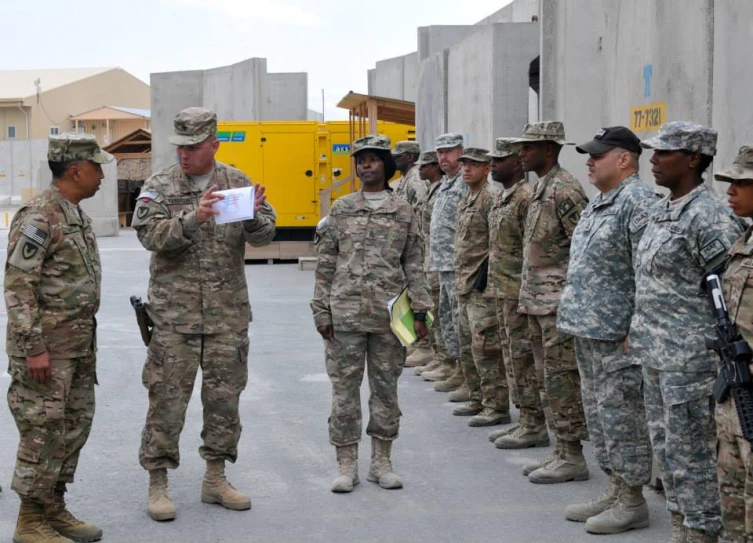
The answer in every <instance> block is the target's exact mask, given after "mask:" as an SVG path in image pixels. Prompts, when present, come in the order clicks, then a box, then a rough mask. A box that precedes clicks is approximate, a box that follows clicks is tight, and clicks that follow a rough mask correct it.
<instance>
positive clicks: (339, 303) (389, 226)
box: [311, 192, 432, 333]
mask: <svg viewBox="0 0 753 543" xmlns="http://www.w3.org/2000/svg"><path fill="white" fill-rule="evenodd" d="M317 249H318V256H319V258H318V260H317V263H316V273H315V278H316V282H315V286H314V298H313V299H312V300H311V309H312V310H313V312H314V323H315V325H316V327H317V328H318V327H320V326H324V325H332V326H333V327H334V329H335V330H338V331H343V332H377V333H383V332H389V331H390V319H389V314H388V313H387V302H388V301H389V300H390V299H391V298H394V297H395V296H397V295H399V294H400V293H401V292H402V291H403V289H404V288H405V287H406V285H407V288H408V295H409V296H410V298H411V300H412V304H411V305H412V308H413V309H414V310H415V311H421V312H425V311H428V310H429V309H431V307H432V301H431V297H430V294H429V291H428V287H427V286H426V279H425V278H424V273H423V271H422V269H421V263H422V261H423V250H422V248H421V239H420V234H419V226H418V221H417V220H416V216H415V214H414V213H413V210H412V209H411V207H410V205H409V204H408V203H407V202H405V201H404V200H401V199H400V198H398V197H397V196H395V195H394V194H390V195H389V197H388V198H387V200H386V201H385V202H384V203H383V204H382V205H381V206H380V207H379V208H377V209H375V210H371V209H370V208H369V207H368V206H367V205H366V199H365V198H364V196H363V193H362V192H354V193H351V194H347V195H345V196H343V197H341V198H338V200H337V201H336V202H335V203H334V205H333V206H332V210H331V211H330V214H329V216H327V217H326V218H325V219H324V220H322V221H321V222H320V223H319V226H318V227H317Z"/></svg>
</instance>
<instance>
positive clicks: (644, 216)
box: [630, 211, 648, 232]
mask: <svg viewBox="0 0 753 543" xmlns="http://www.w3.org/2000/svg"><path fill="white" fill-rule="evenodd" d="M647 224H648V211H637V212H636V213H635V214H634V215H633V218H632V220H631V221H630V231H631V232H637V231H639V230H642V229H643V228H644V227H645V226H646V225H647Z"/></svg>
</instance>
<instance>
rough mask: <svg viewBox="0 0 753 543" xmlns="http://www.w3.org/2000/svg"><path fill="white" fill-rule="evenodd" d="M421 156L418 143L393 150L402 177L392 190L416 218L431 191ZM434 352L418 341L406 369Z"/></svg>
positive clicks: (424, 341)
mask: <svg viewBox="0 0 753 543" xmlns="http://www.w3.org/2000/svg"><path fill="white" fill-rule="evenodd" d="M420 155H421V146H420V145H419V144H418V142H416V141H398V142H397V143H396V144H395V148H394V149H393V150H392V158H393V159H394V160H395V165H396V166H397V171H399V172H400V175H401V177H398V178H397V179H395V180H394V181H391V182H390V188H392V190H393V191H394V193H395V196H397V197H398V198H402V199H403V200H405V201H406V202H408V203H409V204H410V205H411V207H412V208H413V211H414V212H415V213H416V216H417V217H418V216H420V212H421V206H422V205H423V203H424V201H425V200H426V195H427V193H428V191H429V183H428V182H427V181H426V180H424V179H421V175H420V174H419V171H418V170H419V165H418V163H417V160H418V158H419V156H420ZM433 354H434V353H433V351H432V347H431V342H430V338H429V337H426V338H425V339H422V340H421V341H417V342H416V343H415V344H414V345H411V346H410V347H409V348H408V356H407V358H406V359H405V366H406V367H415V366H421V365H423V364H427V363H429V362H431V360H432V359H433Z"/></svg>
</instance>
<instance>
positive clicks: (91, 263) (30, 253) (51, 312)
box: [5, 184, 102, 358]
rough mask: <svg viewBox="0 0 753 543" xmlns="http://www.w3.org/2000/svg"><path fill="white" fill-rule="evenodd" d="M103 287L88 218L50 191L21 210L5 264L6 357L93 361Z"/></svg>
mask: <svg viewBox="0 0 753 543" xmlns="http://www.w3.org/2000/svg"><path fill="white" fill-rule="evenodd" d="M101 284H102V268H101V265H100V261H99V251H98V250H97V241H96V239H95V237H94V233H93V232H92V228H91V219H89V217H88V216H87V215H86V214H85V213H84V212H83V211H82V210H81V208H79V207H78V206H76V205H74V204H72V203H70V202H68V201H67V200H66V199H65V198H63V195H62V194H61V193H60V191H59V190H58V188H57V187H56V186H55V185H54V184H53V185H50V187H49V188H47V189H45V190H44V191H42V192H41V193H40V194H39V195H38V196H36V197H35V198H33V199H31V200H30V201H29V202H28V203H26V204H25V205H23V206H22V207H21V208H20V209H19V210H18V212H17V213H16V215H15V216H14V217H13V222H12V224H11V226H10V233H9V236H8V261H7V263H6V265H5V305H6V308H7V311H8V330H7V351H8V354H9V355H10V356H17V357H26V356H34V355H38V354H42V353H44V352H48V353H50V356H51V357H54V358H78V357H83V356H90V355H92V354H93V353H94V352H95V351H96V322H95V320H94V316H95V314H96V313H97V310H98V309H99V300H100V288H101Z"/></svg>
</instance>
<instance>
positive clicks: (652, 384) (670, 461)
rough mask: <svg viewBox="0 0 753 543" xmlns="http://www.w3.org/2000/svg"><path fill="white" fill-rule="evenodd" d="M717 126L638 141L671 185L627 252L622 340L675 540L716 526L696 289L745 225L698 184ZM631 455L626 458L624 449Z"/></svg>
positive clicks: (697, 538) (706, 374) (672, 129)
mask: <svg viewBox="0 0 753 543" xmlns="http://www.w3.org/2000/svg"><path fill="white" fill-rule="evenodd" d="M716 136H717V135H716V131H715V130H712V129H710V128H706V127H704V126H701V125H698V124H695V123H689V122H670V123H667V124H665V125H663V126H662V127H661V129H660V131H659V134H658V135H657V136H656V137H654V138H651V139H649V140H644V141H642V142H641V145H642V146H643V147H645V148H647V149H653V150H654V154H653V156H652V157H651V166H652V168H651V171H652V172H653V174H654V178H655V179H656V183H657V185H659V186H661V187H664V188H666V189H668V190H669V192H670V194H669V195H667V196H666V197H664V198H663V199H662V200H660V201H659V202H657V204H656V205H655V206H653V207H652V209H651V212H650V213H651V216H650V217H649V220H648V224H647V225H646V230H645V232H644V234H643V237H642V238H641V241H640V243H639V245H638V250H637V253H636V256H635V259H634V262H635V266H636V276H635V285H636V292H635V313H634V314H633V320H632V323H631V329H630V334H629V346H630V349H631V350H632V351H633V354H634V355H635V356H636V357H638V359H640V361H641V363H642V365H643V381H644V382H643V386H644V398H645V403H646V418H647V421H648V429H649V434H650V437H651V444H652V446H653V449H654V455H655V456H656V460H657V462H658V464H659V469H660V471H661V477H662V482H663V483H664V490H665V494H666V497H667V509H668V510H669V511H670V512H671V515H672V539H671V542H672V543H706V542H708V543H711V542H715V541H716V540H717V534H718V533H719V531H720V529H721V519H720V516H719V494H718V489H717V481H716V439H715V436H716V430H715V424H714V413H713V398H712V395H711V390H712V386H713V383H714V379H715V378H716V356H715V355H714V353H713V352H711V351H709V350H708V349H707V348H706V343H705V341H704V334H705V333H707V332H708V331H709V330H710V329H711V327H712V326H713V324H714V319H713V315H712V314H711V311H710V310H709V305H708V301H707V298H706V297H705V295H704V294H703V292H702V290H701V283H702V281H703V277H704V275H705V274H706V273H707V272H708V271H709V270H712V269H714V268H715V267H716V266H718V265H719V264H720V263H721V262H723V261H724V259H725V256H726V254H727V251H729V248H730V247H731V246H732V244H733V243H734V241H735V240H736V239H737V238H738V237H739V236H740V234H741V233H742V228H741V226H740V224H739V221H737V219H735V217H734V216H733V215H732V213H730V211H729V209H728V208H727V207H726V206H725V205H724V204H723V203H722V202H720V201H719V200H718V199H716V198H715V197H714V196H713V195H712V193H711V189H709V187H708V186H707V185H706V184H704V182H703V177H702V174H703V172H704V171H705V170H706V168H708V166H709V164H711V160H712V157H713V155H714V154H715V153H716ZM623 461H626V462H628V461H631V459H623Z"/></svg>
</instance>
